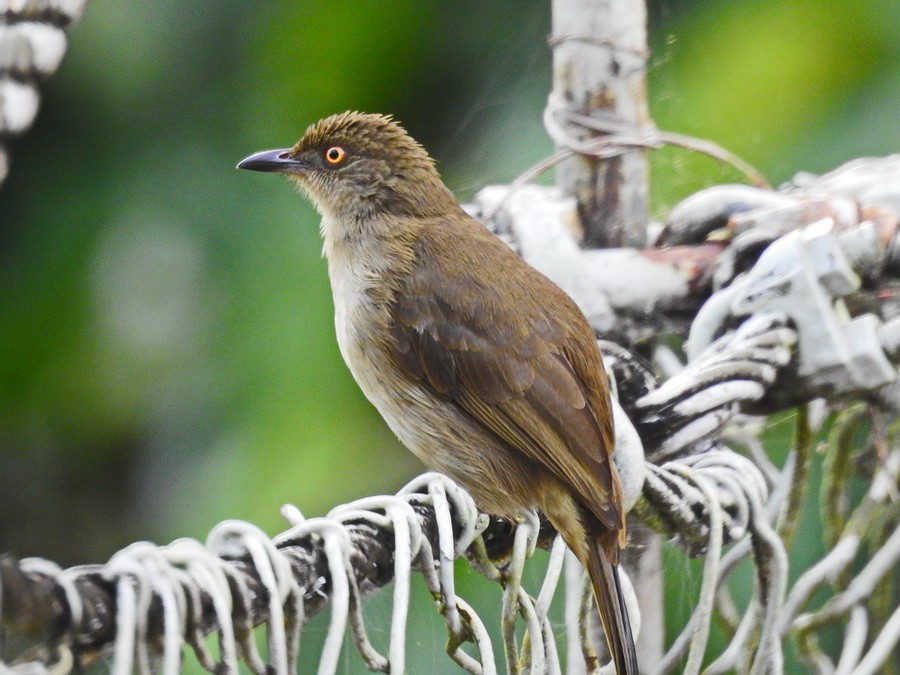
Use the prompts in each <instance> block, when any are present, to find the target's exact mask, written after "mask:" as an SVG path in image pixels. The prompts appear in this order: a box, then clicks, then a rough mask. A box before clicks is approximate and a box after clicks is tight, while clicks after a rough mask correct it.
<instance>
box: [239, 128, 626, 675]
mask: <svg viewBox="0 0 900 675" xmlns="http://www.w3.org/2000/svg"><path fill="white" fill-rule="evenodd" d="M237 167H238V168H240V169H247V170H251V171H263V172H272V173H281V174H286V175H287V176H288V177H289V178H291V179H292V180H293V181H294V182H295V183H296V185H297V186H298V187H299V189H300V191H301V192H302V193H305V194H306V196H307V197H308V198H309V200H310V201H311V202H312V203H313V205H314V206H315V207H316V209H317V211H318V212H319V213H320V215H321V223H320V231H321V235H322V239H323V242H324V244H323V254H324V256H325V258H326V260H327V266H328V274H329V278H330V282H331V288H332V294H333V299H334V311H335V331H336V335H337V341H338V346H339V348H340V352H341V355H342V356H343V358H344V361H345V362H346V364H347V366H348V368H349V369H350V372H351V374H352V375H353V377H354V379H355V380H356V382H357V384H358V385H359V387H360V388H361V389H362V391H363V393H364V394H365V396H366V397H367V398H368V400H369V401H370V402H371V403H372V404H373V405H374V407H375V408H376V409H377V410H378V412H379V413H380V414H381V416H382V417H383V418H384V420H385V421H386V423H387V424H388V426H389V427H390V428H391V430H392V431H393V432H394V433H395V434H396V436H397V437H398V438H399V440H400V441H401V443H403V444H404V445H405V446H406V447H407V448H408V449H409V450H411V451H412V452H413V453H414V454H415V455H417V456H418V457H419V458H420V459H421V460H422V462H423V463H424V464H425V465H426V466H428V467H429V468H431V469H432V470H435V471H438V472H441V473H443V474H445V475H447V476H449V477H450V478H451V479H453V480H454V481H456V482H457V483H459V484H460V485H462V486H463V487H464V488H465V489H466V490H468V491H469V493H470V494H471V495H472V496H473V498H474V499H475V502H476V504H477V505H478V507H479V508H480V509H481V510H483V511H485V512H487V513H491V514H495V515H498V516H500V517H503V518H507V519H509V520H512V521H516V520H517V519H520V518H522V514H523V513H525V512H526V511H527V510H529V509H533V508H535V507H536V508H539V509H540V510H541V511H542V512H543V514H544V515H545V516H546V517H547V519H548V520H549V521H550V523H551V524H552V525H553V526H554V527H555V528H556V530H557V532H559V534H560V535H561V536H562V538H563V540H564V541H565V543H566V544H567V545H568V547H569V548H570V549H571V550H572V552H573V553H574V554H575V556H576V557H577V558H578V560H579V561H580V562H581V564H582V565H583V566H584V567H585V569H586V570H587V572H588V575H589V578H590V581H591V584H592V589H593V592H594V597H595V601H596V604H597V608H598V610H599V613H600V616H601V619H602V622H603V627H604V633H605V636H606V641H607V645H608V647H609V652H610V655H611V658H612V661H613V663H614V665H615V668H616V671H617V672H618V673H626V674H630V673H637V672H638V664H637V656H636V652H635V646H634V639H633V636H632V633H631V627H630V624H629V620H628V611H627V608H626V605H625V601H624V598H623V594H622V587H621V584H620V581H619V576H618V572H617V568H618V564H619V552H620V550H621V548H622V547H623V546H624V545H625V543H626V522H625V516H626V514H625V509H624V506H623V493H622V486H621V482H620V480H619V475H618V473H617V470H616V466H615V464H614V462H613V460H612V452H613V446H614V429H613V416H612V409H611V400H610V389H609V383H608V381H607V378H606V373H605V370H604V368H603V363H602V357H601V353H600V350H599V348H598V345H597V340H596V336H595V335H594V332H593V330H592V329H591V327H590V325H589V324H588V322H587V320H586V319H585V317H584V315H583V314H582V312H581V311H580V310H579V309H578V307H577V305H576V304H575V303H574V301H573V300H572V299H571V298H570V297H569V296H568V295H567V294H566V293H565V292H564V291H563V290H562V289H560V288H559V287H558V286H557V285H556V284H555V283H553V282H552V281H551V280H550V279H548V278H547V277H546V276H544V275H543V274H541V273H540V272H538V271H537V270H535V269H534V268H533V267H531V266H530V265H528V264H527V263H526V262H525V261H524V260H523V259H522V258H521V257H519V256H518V255H517V254H516V253H515V252H513V251H512V250H511V249H510V248H509V247H508V246H506V245H505V244H504V243H503V242H502V241H500V239H498V238H497V237H496V236H495V235H493V234H492V233H490V232H489V231H488V230H487V229H486V228H485V227H484V226H483V225H482V224H481V223H480V222H479V221H477V220H476V219H475V218H474V217H472V216H470V215H469V214H468V213H467V212H466V211H465V210H464V209H463V208H462V207H461V205H460V204H459V202H458V201H457V200H456V197H455V196H454V195H453V193H452V192H451V191H450V189H449V188H447V187H446V186H445V184H444V183H443V181H442V179H441V177H440V175H439V173H438V171H437V168H436V165H435V162H434V160H433V159H432V158H431V157H430V156H429V154H428V153H427V151H426V150H425V149H424V147H423V146H422V145H420V144H419V143H418V142H417V141H415V140H414V139H413V138H412V137H411V136H410V135H409V134H408V133H407V132H406V130H405V129H404V128H403V127H402V126H401V125H400V124H399V123H398V122H397V121H395V120H394V119H393V117H391V116H389V115H379V114H366V113H360V112H352V111H348V112H345V113H341V114H337V115H332V116H330V117H327V118H325V119H322V120H320V121H318V122H316V123H314V124H312V125H310V126H309V127H308V128H307V129H306V131H305V133H304V134H303V136H302V137H301V138H300V140H299V141H297V143H296V144H294V145H293V146H292V147H289V148H282V149H277V150H266V151H262V152H257V153H255V154H252V155H250V156H248V157H246V158H245V159H243V160H241V162H239V163H238V165H237Z"/></svg>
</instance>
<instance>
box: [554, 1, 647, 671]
mask: <svg viewBox="0 0 900 675" xmlns="http://www.w3.org/2000/svg"><path fill="white" fill-rule="evenodd" d="M552 12H553V29H552V35H551V38H550V43H551V46H552V48H553V93H554V99H555V100H556V101H559V102H562V103H563V104H564V105H565V106H566V107H567V108H569V109H571V110H572V111H574V112H577V113H579V114H582V115H589V116H592V117H596V118H600V119H603V120H606V121H608V122H610V123H611V124H613V125H616V124H618V125H625V126H627V127H630V128H634V129H641V128H643V127H644V126H645V125H647V124H648V122H649V111H648V107H647V79H646V75H647V73H646V63H647V59H648V54H649V52H648V48H647V27H646V23H647V13H646V7H645V5H644V2H643V0H553V4H552ZM565 131H566V132H567V134H568V135H571V136H573V137H574V138H575V139H577V140H578V141H582V142H583V141H589V140H592V139H594V138H596V137H598V135H599V134H598V132H596V131H589V130H586V129H584V128H582V127H580V126H577V125H569V126H568V127H565ZM648 173H649V172H648V165H647V157H646V153H645V151H642V150H628V151H627V152H625V153H623V154H619V155H617V156H614V157H610V158H604V159H601V158H596V157H585V156H576V157H574V158H572V159H570V160H567V161H566V162H564V163H563V164H561V165H560V166H559V167H558V168H557V172H556V176H557V184H558V185H559V186H560V187H561V188H562V189H563V190H564V191H565V192H566V193H567V194H570V195H573V196H574V197H575V198H576V199H577V201H578V210H579V216H580V224H581V228H582V231H581V235H582V236H581V243H582V245H584V246H588V247H597V248H610V247H617V246H633V247H637V248H640V247H643V246H645V245H646V226H647V194H648V183H649V175H648ZM630 520H631V521H634V519H633V518H632V519H630ZM622 565H623V567H624V568H625V569H626V570H627V572H628V575H629V577H630V578H631V580H632V582H633V584H634V588H635V591H636V593H637V597H638V603H639V605H640V608H641V632H640V635H639V637H638V639H637V651H638V658H639V661H640V664H641V671H642V672H653V671H654V670H655V669H656V667H657V666H658V664H659V663H660V661H661V660H662V655H663V644H664V624H663V574H662V550H661V543H660V540H659V536H658V535H656V534H655V533H654V532H653V531H652V530H650V529H649V528H648V527H646V526H645V525H643V524H642V523H639V522H632V523H631V526H630V538H629V546H628V548H626V550H625V551H624V554H623V557H622ZM600 644H602V638H601V640H600ZM569 656H570V658H569V672H570V673H574V672H578V670H579V667H580V666H579V663H580V660H579V659H578V658H577V657H576V655H575V654H572V653H570V655H569Z"/></svg>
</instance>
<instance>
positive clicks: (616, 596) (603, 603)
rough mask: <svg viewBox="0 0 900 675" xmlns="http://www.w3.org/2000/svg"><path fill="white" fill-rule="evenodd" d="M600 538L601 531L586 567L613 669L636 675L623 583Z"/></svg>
mask: <svg viewBox="0 0 900 675" xmlns="http://www.w3.org/2000/svg"><path fill="white" fill-rule="evenodd" d="M603 539H604V537H603V535H600V536H598V537H596V539H595V541H594V542H593V544H594V545H593V546H592V547H591V551H590V557H589V561H588V565H587V571H588V575H589V576H590V578H591V585H592V586H593V588H594V598H595V600H596V602H597V609H598V610H600V618H601V619H602V620H603V632H604V634H605V635H606V644H607V645H609V653H610V655H611V656H612V660H613V663H614V664H615V666H616V672H617V673H618V674H619V675H637V673H638V662H637V652H636V651H635V648H634V637H633V636H632V634H631V623H629V621H628V609H627V608H626V607H625V600H624V598H623V597H622V586H621V584H620V583H619V575H618V572H617V569H616V568H617V567H618V565H617V564H613V562H612V561H611V560H610V558H609V556H608V555H607V554H606V549H607V547H606V546H605V545H604V542H603V541H602V540H603Z"/></svg>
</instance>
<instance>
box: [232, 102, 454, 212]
mask: <svg viewBox="0 0 900 675" xmlns="http://www.w3.org/2000/svg"><path fill="white" fill-rule="evenodd" d="M237 166H238V168H239V169H249V170H251V171H269V172H274V173H284V174H287V175H288V176H290V177H291V178H293V179H294V180H295V181H296V182H297V184H298V185H299V186H300V187H301V188H302V189H303V191H304V192H306V194H307V195H308V196H309V198H310V199H311V200H312V202H313V203H314V204H315V206H316V208H317V209H318V210H319V211H320V212H321V213H322V214H326V215H329V216H332V217H336V218H339V219H342V220H348V219H354V220H362V219H368V218H372V217H376V216H380V215H392V216H428V215H435V214H439V213H442V212H446V210H447V209H448V208H449V206H450V205H451V204H452V205H455V204H456V201H455V199H454V198H453V196H452V194H451V193H450V191H449V190H448V189H447V188H446V187H445V186H444V184H443V183H442V182H441V179H440V176H439V175H438V173H437V170H436V169H435V167H434V161H433V160H432V159H431V157H429V156H428V153H427V152H426V151H425V149H424V148H423V147H422V146H421V145H419V144H418V143H417V142H416V141H415V140H413V139H412V138H411V137H410V136H409V134H407V133H406V131H405V130H404V129H403V127H401V126H400V125H399V124H398V123H397V122H395V121H394V120H393V119H392V118H391V117H389V116H385V115H370V114H364V113H358V112H345V113H341V114H339V115H332V116H331V117H327V118H325V119H323V120H321V121H319V122H316V123H315V124H313V125H311V126H310V127H309V128H308V129H307V130H306V133H305V134H303V137H302V138H301V139H300V140H299V141H297V143H296V144H295V145H294V146H293V147H291V148H284V149H279V150H266V151H263V152H258V153H256V154H253V155H250V156H249V157H247V158H245V159H243V160H241V162H240V163H239V164H238V165H237Z"/></svg>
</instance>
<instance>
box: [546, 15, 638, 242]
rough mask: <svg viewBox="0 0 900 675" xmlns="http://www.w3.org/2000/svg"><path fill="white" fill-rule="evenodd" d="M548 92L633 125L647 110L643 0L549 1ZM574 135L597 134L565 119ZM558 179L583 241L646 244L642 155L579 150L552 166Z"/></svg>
mask: <svg viewBox="0 0 900 675" xmlns="http://www.w3.org/2000/svg"><path fill="white" fill-rule="evenodd" d="M552 11H553V32H552V35H551V39H550V41H551V45H552V47H553V92H554V94H555V95H556V97H557V98H558V100H560V101H563V102H564V103H565V105H566V106H567V107H569V108H571V110H573V111H574V112H577V113H580V114H584V115H590V116H595V117H598V118H600V119H604V120H609V121H611V122H613V123H622V124H625V125H628V126H629V127H633V128H638V129H640V128H642V127H644V126H645V125H646V124H647V122H648V120H649V112H648V109H647V73H646V63H647V58H648V51H647V26H646V24H647V12H646V8H645V6H644V2H643V0H553V4H552ZM566 130H567V131H568V132H569V133H570V134H571V135H573V136H574V137H575V138H577V139H578V140H580V141H586V140H591V139H592V138H596V137H597V136H598V135H599V134H598V132H596V131H586V130H584V129H583V128H581V127H578V126H575V125H570V126H568V127H567V129H566ZM556 176H557V183H558V184H559V186H560V187H561V188H563V190H564V191H565V192H566V193H568V194H571V195H573V196H574V197H575V198H576V199H577V200H578V209H579V212H580V216H581V226H582V244H583V245H585V246H591V247H597V248H609V247H614V246H634V247H638V248H640V247H643V246H644V245H645V243H646V232H645V228H646V225H647V184H648V170H647V157H646V153H645V152H644V151H642V150H628V151H627V152H625V153H624V154H621V155H618V156H616V157H611V158H608V159H598V158H594V157H583V156H578V157H575V158H573V159H571V160H567V161H566V162H564V163H563V164H561V165H560V166H559V167H558V168H557V172H556Z"/></svg>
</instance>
